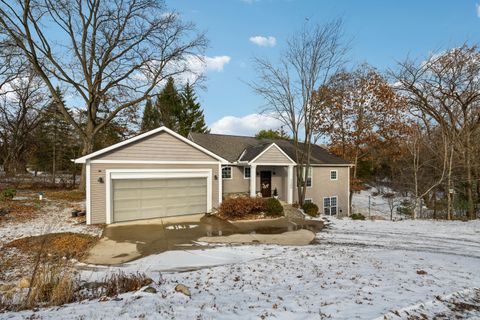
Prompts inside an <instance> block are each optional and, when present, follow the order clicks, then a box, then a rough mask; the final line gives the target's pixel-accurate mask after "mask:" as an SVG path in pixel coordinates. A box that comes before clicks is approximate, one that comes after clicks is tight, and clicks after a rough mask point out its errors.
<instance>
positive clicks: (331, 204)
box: [323, 197, 337, 215]
mask: <svg viewBox="0 0 480 320" xmlns="http://www.w3.org/2000/svg"><path fill="white" fill-rule="evenodd" d="M323 213H324V214H326V215H336V214H337V197H327V198H323Z"/></svg>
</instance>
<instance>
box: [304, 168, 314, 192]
mask: <svg viewBox="0 0 480 320" xmlns="http://www.w3.org/2000/svg"><path fill="white" fill-rule="evenodd" d="M305 169H306V168H303V174H304V175H305ZM305 183H306V184H307V187H311V186H312V167H310V168H308V174H307V175H306V177H305Z"/></svg>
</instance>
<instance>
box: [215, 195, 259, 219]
mask: <svg viewBox="0 0 480 320" xmlns="http://www.w3.org/2000/svg"><path fill="white" fill-rule="evenodd" d="M265 202H266V200H265V199H264V198H249V197H238V198H229V199H225V200H224V201H223V202H222V204H221V205H220V208H219V213H220V215H221V216H223V217H225V218H228V219H235V218H237V219H238V218H243V217H245V216H247V215H249V214H256V213H260V212H264V211H265V209H266V206H265Z"/></svg>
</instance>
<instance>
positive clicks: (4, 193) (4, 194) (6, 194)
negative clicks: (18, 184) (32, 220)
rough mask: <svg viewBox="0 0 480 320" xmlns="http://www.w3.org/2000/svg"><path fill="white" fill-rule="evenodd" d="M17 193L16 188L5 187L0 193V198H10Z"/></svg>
mask: <svg viewBox="0 0 480 320" xmlns="http://www.w3.org/2000/svg"><path fill="white" fill-rule="evenodd" d="M16 194H17V190H15V189H13V188H7V189H4V190H3V191H2V193H1V194H0V200H12V199H13V198H14V197H15V195H16Z"/></svg>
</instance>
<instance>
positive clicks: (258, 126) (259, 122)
mask: <svg viewBox="0 0 480 320" xmlns="http://www.w3.org/2000/svg"><path fill="white" fill-rule="evenodd" d="M281 125H282V123H281V122H280V120H278V119H275V118H273V117H271V116H268V115H265V114H258V113H253V114H249V115H246V116H243V117H235V116H226V117H223V118H221V119H219V120H217V121H215V122H214V123H212V125H210V129H211V131H212V133H221V134H232V135H242V136H254V135H255V134H256V133H257V132H258V131H260V130H262V129H278V128H280V126H281Z"/></svg>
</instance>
